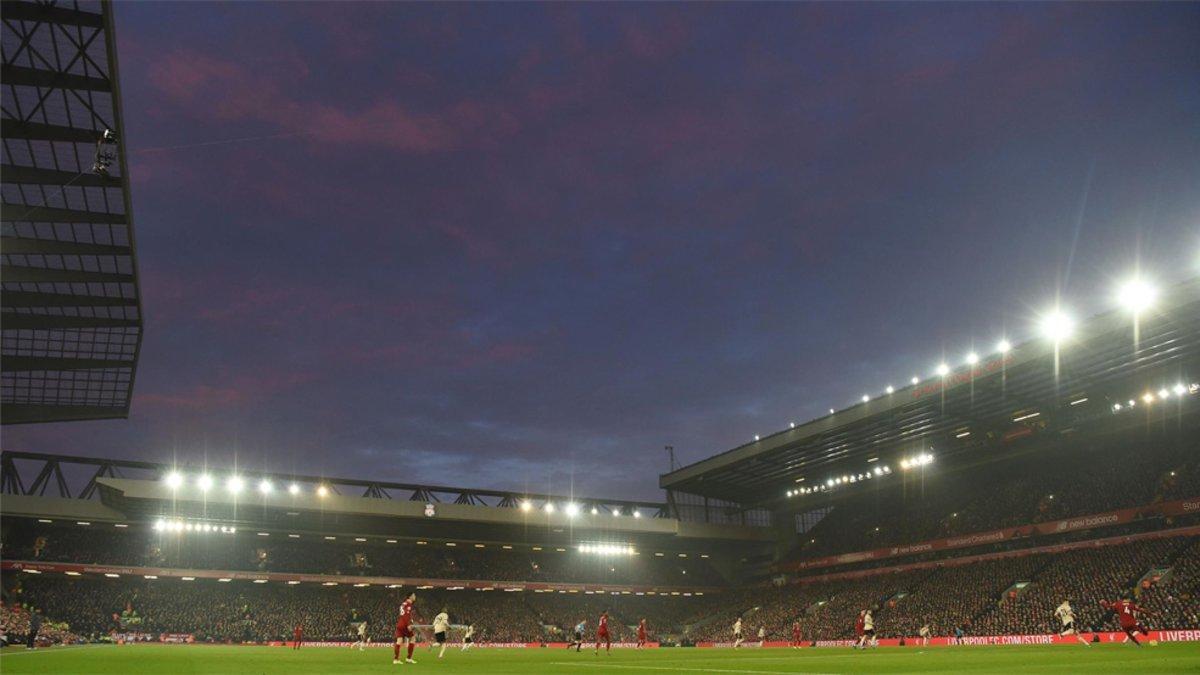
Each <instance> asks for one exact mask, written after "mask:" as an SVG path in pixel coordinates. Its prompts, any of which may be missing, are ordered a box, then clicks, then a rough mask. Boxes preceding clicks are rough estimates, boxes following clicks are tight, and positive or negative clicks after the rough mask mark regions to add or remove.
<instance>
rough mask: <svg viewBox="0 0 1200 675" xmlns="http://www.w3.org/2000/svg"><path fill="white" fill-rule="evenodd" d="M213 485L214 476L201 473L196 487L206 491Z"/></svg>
mask: <svg viewBox="0 0 1200 675" xmlns="http://www.w3.org/2000/svg"><path fill="white" fill-rule="evenodd" d="M212 485H213V479H212V476H210V475H208V474H206V473H205V474H200V477H199V478H197V479H196V487H198V488H200V489H201V490H203V491H204V492H208V490H209V489H210V488H212Z"/></svg>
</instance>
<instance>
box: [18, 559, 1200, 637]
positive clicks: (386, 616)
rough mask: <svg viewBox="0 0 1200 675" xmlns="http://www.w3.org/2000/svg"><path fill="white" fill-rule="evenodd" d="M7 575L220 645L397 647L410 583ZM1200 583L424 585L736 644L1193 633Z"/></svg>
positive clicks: (1100, 577)
mask: <svg viewBox="0 0 1200 675" xmlns="http://www.w3.org/2000/svg"><path fill="white" fill-rule="evenodd" d="M5 582H6V587H5V594H6V595H5V602H6V605H8V606H10V607H16V606H33V607H38V608H40V609H42V611H43V612H44V613H45V615H46V616H52V617H57V618H59V619H63V620H66V621H68V622H69V624H70V630H71V631H73V632H74V633H76V634H85V635H88V634H108V633H110V632H114V631H119V630H122V629H130V627H129V626H125V625H124V624H125V623H126V622H127V619H129V621H131V622H133V623H135V624H136V627H135V628H134V629H135V630H138V631H142V632H146V633H151V634H157V633H188V634H192V635H195V636H196V638H197V639H198V640H199V641H220V642H226V641H235V642H236V641H266V640H279V639H287V638H288V637H290V635H291V632H292V629H293V628H294V627H295V626H296V625H297V624H299V625H302V626H303V629H304V633H305V635H306V639H322V640H323V639H333V640H344V639H349V638H350V635H351V630H352V629H351V627H350V625H349V618H348V617H349V615H350V613H351V612H352V611H356V612H357V613H358V615H359V616H363V617H366V618H367V620H368V625H369V628H370V634H371V636H372V638H373V639H374V640H382V641H388V640H390V639H391V626H392V623H393V622H394V620H395V616H394V614H395V611H396V608H397V607H398V606H399V603H400V602H401V600H402V598H403V596H404V595H406V594H407V593H409V592H411V590H412V589H411V587H410V588H406V589H391V588H384V587H381V586H372V587H367V588H355V587H350V586H347V585H346V584H341V585H337V586H323V585H319V584H317V583H304V584H300V585H287V584H283V583H280V582H271V583H265V584H255V583H252V582H249V581H244V580H238V581H232V582H228V583H222V582H220V581H217V580H213V579H198V580H196V581H183V580H178V579H167V578H163V579H157V580H148V579H140V578H130V577H121V578H119V579H106V578H101V577H96V576H91V575H85V576H81V577H69V576H62V575H57V574H55V575H51V574H49V573H46V574H39V575H33V574H18V575H8V576H7V577H6V579H5ZM1198 583H1200V539H1198V538H1186V537H1169V538H1162V539H1150V540H1138V541H1132V542H1128V543H1124V544H1117V545H1108V546H1089V547H1086V548H1081V549H1076V550H1072V551H1067V552H1063V553H1055V554H1050V553H1040V554H1033V555H1027V556H1013V557H1008V558H1004V559H995V560H989V561H982V562H971V563H965V564H959V565H953V564H950V565H945V566H940V567H935V568H930V569H920V570H910V571H906V572H900V573H895V572H882V571H881V573H878V574H873V575H868V576H863V577H858V578H853V579H838V580H829V581H814V582H811V583H787V584H781V585H759V586H750V587H738V588H730V589H726V590H721V591H717V592H709V593H705V594H704V595H703V596H697V595H692V596H690V597H687V596H683V595H678V596H675V595H658V596H637V595H632V594H630V595H624V594H600V593H595V594H588V593H585V592H578V593H557V592H554V593H550V592H547V593H535V592H532V591H525V592H503V591H499V590H496V591H478V590H470V589H466V590H448V589H443V590H418V591H417V593H418V600H417V616H418V621H419V622H428V620H429V619H430V618H431V617H432V616H433V615H434V614H436V613H437V612H439V611H441V610H442V609H443V608H445V609H446V610H447V611H448V613H449V614H450V616H451V619H452V621H453V622H454V623H456V624H467V623H474V624H476V626H477V628H478V631H479V634H480V636H481V639H483V640H485V641H495V642H537V641H550V642H553V641H561V640H562V639H563V638H564V636H567V635H569V634H570V631H571V629H572V627H573V626H574V625H575V624H576V623H577V622H579V621H580V620H586V621H587V624H588V631H589V633H588V634H589V638H590V637H591V635H592V634H593V633H592V632H593V631H594V630H595V626H596V619H597V617H598V616H599V614H600V612H601V611H605V610H607V611H608V612H609V614H610V622H609V624H610V627H611V629H612V631H613V636H614V638H615V639H617V640H629V639H632V638H633V635H634V633H633V630H632V627H633V626H635V625H636V623H637V622H638V621H639V620H640V619H643V618H645V619H646V620H647V622H648V624H649V626H650V628H651V632H652V635H654V636H655V637H663V638H666V639H673V638H680V639H684V640H689V641H705V640H715V641H728V640H729V639H731V626H732V624H733V623H734V621H735V620H737V619H738V618H741V619H742V621H743V635H744V636H745V637H746V638H747V639H748V640H751V641H753V640H756V639H757V633H758V629H759V627H762V628H764V629H765V632H766V636H765V637H766V639H768V640H790V639H791V626H792V624H793V622H799V623H800V625H801V630H802V634H803V636H804V639H805V640H833V639H848V638H851V637H852V636H853V626H854V621H855V618H856V616H857V615H858V612H859V611H861V610H863V609H867V608H871V609H873V611H874V612H875V617H876V623H875V625H876V629H877V631H878V634H879V635H880V636H881V637H912V636H914V635H915V634H916V632H917V631H918V630H919V628H920V627H921V626H923V625H926V624H928V625H930V626H931V627H932V629H933V631H934V633H935V634H940V635H947V634H951V633H952V632H953V631H954V630H955V629H957V628H962V629H963V631H964V632H965V633H966V634H967V635H992V634H1014V633H1046V632H1050V631H1052V630H1055V629H1056V628H1057V624H1056V621H1055V618H1054V608H1055V607H1056V606H1057V605H1058V604H1059V603H1061V602H1062V601H1063V600H1070V601H1071V603H1072V605H1074V606H1075V608H1076V610H1077V615H1078V618H1079V625H1080V627H1081V628H1083V629H1087V630H1090V629H1102V628H1105V627H1109V628H1111V627H1112V624H1111V621H1109V617H1107V615H1106V613H1105V611H1104V610H1103V609H1102V608H1101V606H1100V601H1101V600H1115V599H1117V598H1119V597H1120V596H1121V595H1122V594H1124V593H1129V592H1132V593H1133V594H1134V595H1135V597H1136V598H1139V599H1140V601H1141V602H1142V603H1143V604H1145V605H1146V606H1147V607H1150V608H1151V609H1153V610H1154V611H1155V612H1157V613H1158V616H1153V617H1148V623H1149V624H1150V626H1151V627H1153V628H1195V627H1197V617H1198V616H1200V587H1198ZM1106 622H1107V623H1106ZM14 632H16V631H14Z"/></svg>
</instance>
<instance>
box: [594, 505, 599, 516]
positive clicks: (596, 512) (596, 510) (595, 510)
mask: <svg viewBox="0 0 1200 675" xmlns="http://www.w3.org/2000/svg"><path fill="white" fill-rule="evenodd" d="M598 513H600V509H598V508H596V507H594V506H593V507H592V515H593V516H594V515H596V514H598Z"/></svg>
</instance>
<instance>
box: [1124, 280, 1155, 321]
mask: <svg viewBox="0 0 1200 675" xmlns="http://www.w3.org/2000/svg"><path fill="white" fill-rule="evenodd" d="M1157 298H1158V289H1157V288H1155V287H1154V286H1153V285H1151V284H1150V283H1148V282H1146V281H1143V280H1141V279H1130V280H1129V281H1126V282H1125V283H1123V284H1121V287H1120V288H1118V289H1117V302H1119V303H1121V306H1122V307H1124V308H1125V309H1128V310H1129V311H1131V312H1133V313H1134V314H1137V313H1139V312H1141V311H1144V310H1147V309H1149V308H1150V307H1151V306H1153V305H1154V301H1155V300H1156V299H1157Z"/></svg>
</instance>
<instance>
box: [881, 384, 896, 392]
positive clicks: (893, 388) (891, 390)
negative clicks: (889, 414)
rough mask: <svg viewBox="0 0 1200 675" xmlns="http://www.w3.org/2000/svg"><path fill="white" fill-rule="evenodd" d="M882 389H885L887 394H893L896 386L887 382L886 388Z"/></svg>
mask: <svg viewBox="0 0 1200 675" xmlns="http://www.w3.org/2000/svg"><path fill="white" fill-rule="evenodd" d="M884 391H886V392H887V393H889V394H894V393H896V388H895V387H893V386H892V385H890V384H889V385H888V386H887V389H884Z"/></svg>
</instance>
